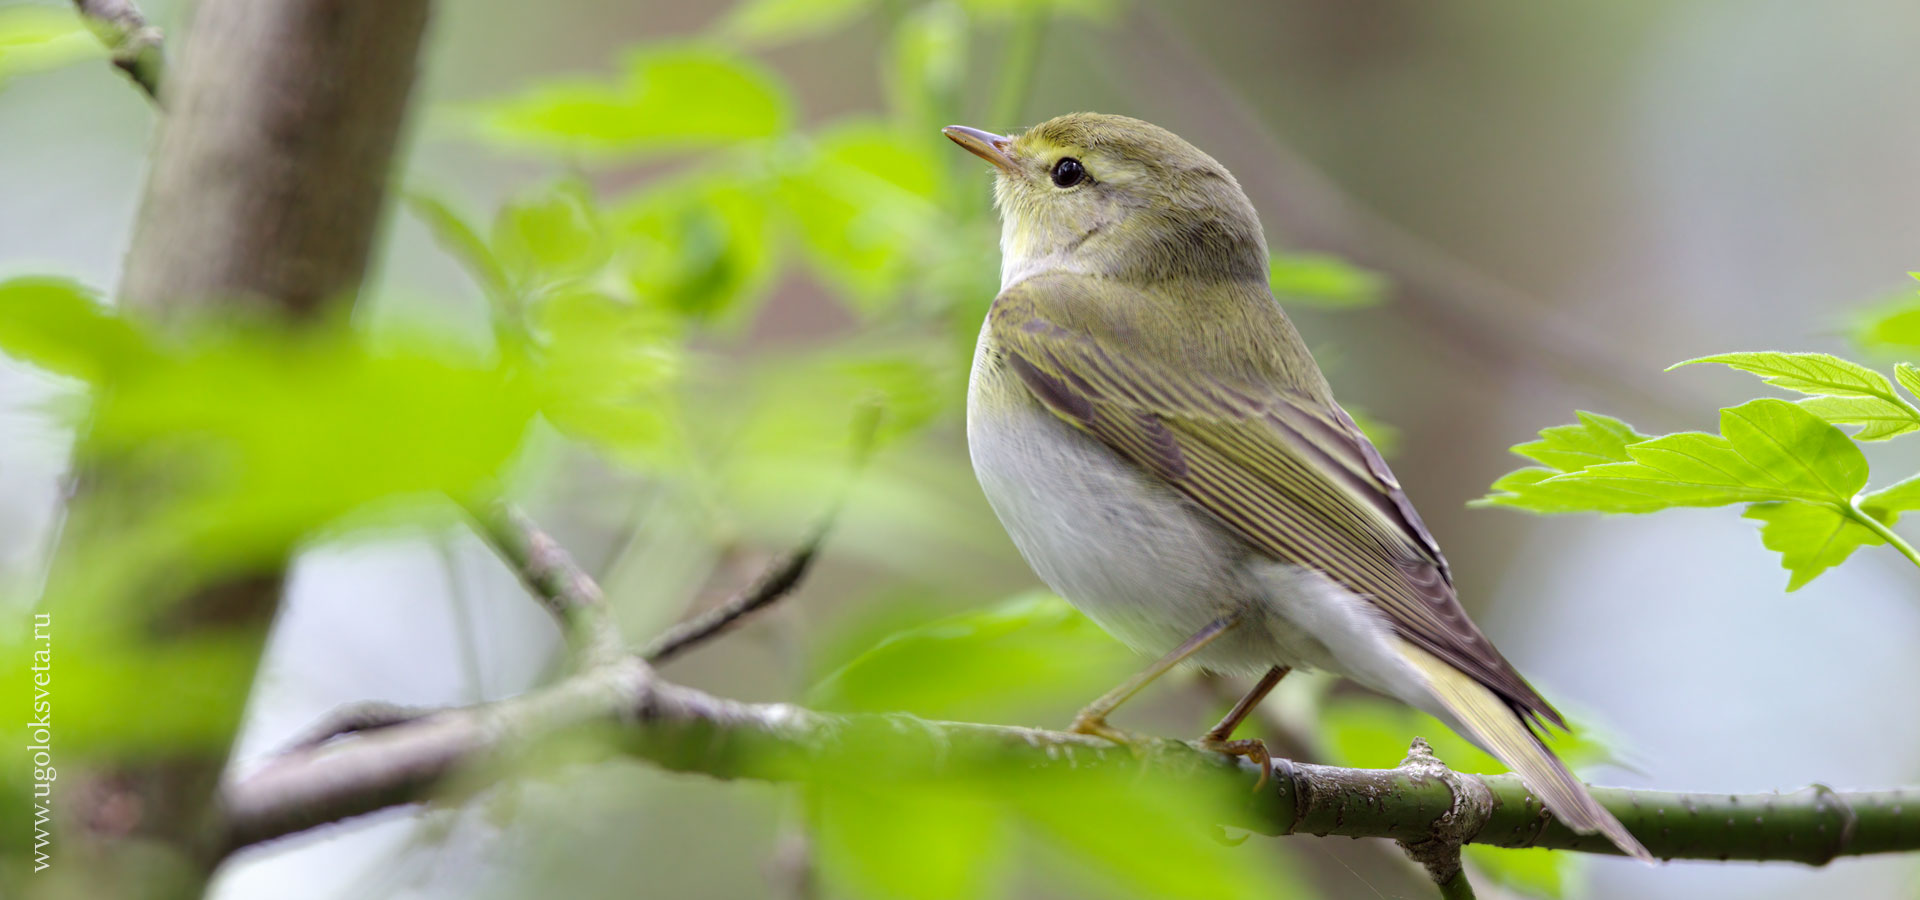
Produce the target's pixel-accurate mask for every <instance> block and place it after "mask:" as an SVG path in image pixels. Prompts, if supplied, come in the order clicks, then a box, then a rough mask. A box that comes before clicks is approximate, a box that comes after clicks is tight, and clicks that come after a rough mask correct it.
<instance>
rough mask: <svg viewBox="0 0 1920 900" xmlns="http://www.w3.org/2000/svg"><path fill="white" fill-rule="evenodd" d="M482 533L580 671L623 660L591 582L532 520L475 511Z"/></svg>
mask: <svg viewBox="0 0 1920 900" xmlns="http://www.w3.org/2000/svg"><path fill="white" fill-rule="evenodd" d="M475 516H476V518H477V519H478V520H479V524H480V531H481V534H482V535H483V536H484V537H485V538H486V540H487V542H488V543H490V544H492V545H493V548H494V551H495V552H497V553H499V554H500V557H501V559H503V560H505V561H506V563H507V565H508V566H509V567H510V568H512V569H513V571H514V573H515V574H516V575H518V576H519V577H520V580H521V582H522V583H524V584H525V585H526V586H527V590H528V591H531V592H532V593H533V596H534V598H535V599H537V600H539V601H540V604H541V605H542V606H545V607H546V608H547V611H548V612H551V613H553V616H554V618H555V619H558V620H559V622H560V629H561V631H562V632H563V633H564V634H565V636H566V641H567V646H568V648H569V649H571V650H572V651H573V652H574V653H575V654H576V656H577V657H578V658H579V663H580V666H579V667H581V668H588V667H593V666H601V665H606V664H609V663H611V662H613V661H615V660H618V659H620V658H621V657H623V656H625V655H626V649H625V641H624V640H623V639H622V638H621V637H620V625H619V623H618V622H616V621H615V620H614V618H613V610H612V609H611V608H610V607H609V606H607V598H606V596H605V595H604V594H603V593H601V591H600V585H599V584H597V583H595V582H594V580H593V577H592V576H590V575H588V574H587V573H586V571H585V570H583V569H581V568H580V566H579V564H577V563H575V562H574V561H573V557H572V556H570V555H568V554H567V551H566V550H565V549H564V548H562V547H561V546H560V543H559V542H558V541H555V540H554V539H553V536H552V535H549V534H547V533H546V532H545V531H543V530H541V528H540V526H539V525H537V524H535V522H534V521H533V519H532V518H530V517H529V516H528V515H527V514H526V513H524V512H521V511H520V510H518V509H515V508H514V507H512V506H510V505H508V504H505V503H500V504H496V505H495V506H494V507H493V508H491V509H490V510H486V511H484V512H476V513H475Z"/></svg>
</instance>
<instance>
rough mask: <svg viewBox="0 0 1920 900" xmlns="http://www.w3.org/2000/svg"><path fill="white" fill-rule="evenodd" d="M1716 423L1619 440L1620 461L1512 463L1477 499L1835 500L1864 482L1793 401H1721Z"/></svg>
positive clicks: (1843, 449) (1861, 463)
mask: <svg viewBox="0 0 1920 900" xmlns="http://www.w3.org/2000/svg"><path fill="white" fill-rule="evenodd" d="M1720 430H1721V434H1717V435H1715V434H1705V433H1701V432H1684V433H1680V434H1670V435H1666V436H1663V437H1658V438H1653V439H1651V440H1647V441H1642V442H1638V443H1633V444H1628V445H1626V446H1625V448H1624V449H1625V452H1626V454H1627V456H1628V457H1629V458H1630V459H1629V461H1623V462H1606V463H1600V464H1596V465H1589V466H1586V467H1585V468H1581V469H1577V470H1572V471H1563V472H1561V473H1558V474H1555V473H1553V472H1551V470H1543V469H1536V470H1521V471H1520V472H1515V473H1513V474H1512V475H1509V476H1507V477H1505V478H1502V479H1501V480H1500V481H1498V482H1496V483H1495V484H1494V493H1492V494H1489V495H1488V496H1487V497H1485V498H1483V499H1482V500H1481V501H1480V502H1481V503H1482V504H1485V505H1495V506H1511V507H1516V508H1520V509H1529V510H1533V511H1536V512H1630V513H1638V512H1652V511H1654V510H1660V509H1668V508H1671V507H1676V506H1721V505H1725V504H1729V503H1747V502H1765V501H1770V500H1799V501H1804V502H1812V503H1827V504H1836V505H1841V506H1844V505H1845V504H1847V503H1849V502H1850V501H1851V499H1852V497H1853V495H1854V494H1856V493H1858V492H1859V491H1860V489H1861V488H1863V487H1865V486H1866V482H1867V461H1866V458H1865V457H1864V456H1862V455H1861V454H1860V448H1859V447H1858V446H1856V445H1855V444H1854V442H1853V441H1852V440H1851V439H1849V438H1848V437H1847V436H1846V435H1845V434H1843V433H1842V432H1841V431H1840V430H1839V429H1837V428H1835V427H1833V426H1832V425H1829V424H1827V423H1826V422H1824V421H1821V420H1820V419H1819V418H1818V417H1816V416H1814V415H1813V414H1812V413H1810V412H1808V411H1806V410H1804V409H1802V408H1800V407H1799V406H1797V405H1795V404H1793V403H1789V402H1787V401H1785V400H1778V399H1773V398H1762V399H1759V400H1753V401H1750V402H1747V403H1744V404H1741V405H1739V406H1735V407H1730V408H1727V409H1723V410H1721V411H1720ZM1543 443H1545V442H1543ZM1549 452H1551V451H1549Z"/></svg>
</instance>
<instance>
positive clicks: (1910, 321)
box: [1848, 272, 1920, 355]
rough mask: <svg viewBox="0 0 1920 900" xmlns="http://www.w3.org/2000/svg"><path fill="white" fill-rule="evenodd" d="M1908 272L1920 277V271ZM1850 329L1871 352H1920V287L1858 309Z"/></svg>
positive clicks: (1918, 278)
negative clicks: (1863, 309) (1919, 289)
mask: <svg viewBox="0 0 1920 900" xmlns="http://www.w3.org/2000/svg"><path fill="white" fill-rule="evenodd" d="M1907 274H1908V275H1910V276H1912V278H1913V279H1914V280H1916V281H1920V272H1909V273H1907ZM1848 331H1849V332H1850V333H1851V334H1852V337H1853V341H1854V343H1856V344H1859V345H1860V346H1861V347H1862V348H1863V349H1865V350H1867V351H1868V352H1871V353H1878V354H1883V355H1895V354H1912V353H1915V352H1920V291H1912V290H1908V291H1903V292H1901V293H1900V294H1898V295H1897V296H1895V297H1892V298H1889V299H1888V300H1886V301H1885V302H1883V303H1880V304H1877V305H1875V306H1874V307H1873V308H1871V309H1868V310H1865V311H1862V312H1859V313H1856V314H1855V315H1854V317H1853V323H1852V326H1851V327H1850V328H1849V329H1848Z"/></svg>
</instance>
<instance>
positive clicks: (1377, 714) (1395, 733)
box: [1320, 696, 1612, 774]
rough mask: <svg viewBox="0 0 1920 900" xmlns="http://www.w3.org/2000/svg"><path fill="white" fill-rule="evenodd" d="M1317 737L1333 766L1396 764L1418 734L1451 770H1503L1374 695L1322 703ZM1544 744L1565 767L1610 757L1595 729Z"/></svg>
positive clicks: (1559, 734)
mask: <svg viewBox="0 0 1920 900" xmlns="http://www.w3.org/2000/svg"><path fill="white" fill-rule="evenodd" d="M1320 735H1321V739H1322V740H1323V741H1324V742H1325V744H1326V747H1327V752H1328V754H1329V757H1330V759H1331V761H1332V762H1333V763H1334V764H1336V765H1342V766H1352V767H1355V768H1362V769H1391V768H1394V767H1395V766H1398V765H1400V761H1401V760H1402V759H1405V758H1406V755H1407V747H1408V745H1409V744H1411V743H1412V742H1413V739H1414V738H1416V737H1420V738H1425V739H1426V741H1427V744H1428V745H1429V746H1431V747H1432V748H1433V753H1434V755H1435V756H1437V757H1439V758H1440V760H1441V761H1442V762H1445V763H1446V764H1447V766H1448V768H1451V769H1453V770H1455V771H1459V772H1475V773H1480V774H1497V773H1500V772H1505V771H1507V767H1506V765H1505V764H1503V763H1501V762H1500V761H1499V760H1498V759H1495V758H1494V757H1493V756H1492V755H1490V754H1488V753H1487V752H1486V751H1484V750H1481V749H1480V748H1479V747H1476V746H1474V745H1473V744H1472V743H1471V742H1469V741H1468V740H1467V739H1466V738H1463V737H1461V736H1460V735H1458V734H1455V733H1454V731H1453V729H1451V728H1448V727H1447V726H1446V725H1444V724H1442V723H1441V722H1440V720H1439V719H1436V718H1434V717H1432V716H1429V715H1427V714H1426V713H1423V712H1420V711H1419V710H1416V709H1414V708H1412V707H1410V706H1406V705H1404V704H1400V703H1395V702H1393V701H1390V700H1385V699H1382V698H1378V697H1370V696H1346V697H1341V698H1340V699H1339V700H1337V701H1336V702H1331V703H1328V704H1326V705H1325V706H1324V707H1323V708H1322V709H1321V711H1320ZM1547 746H1548V747H1550V748H1552V750H1553V752H1554V754H1555V755H1557V756H1559V757H1560V758H1561V759H1562V760H1565V761H1566V763H1567V765H1569V766H1573V767H1576V768H1577V767H1581V766H1586V765H1591V764H1593V763H1597V762H1601V761H1603V760H1606V759H1608V758H1610V757H1611V755H1612V754H1611V751H1610V750H1609V749H1608V747H1607V745H1606V743H1605V742H1604V741H1602V740H1601V739H1600V737H1599V734H1598V732H1597V731H1596V730H1594V729H1586V728H1583V729H1580V730H1578V731H1554V732H1552V733H1550V734H1549V735H1548V736H1547Z"/></svg>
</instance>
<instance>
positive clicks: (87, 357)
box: [0, 277, 152, 384]
mask: <svg viewBox="0 0 1920 900" xmlns="http://www.w3.org/2000/svg"><path fill="white" fill-rule="evenodd" d="M0 352H4V353H6V354H7V355H8V356H12V357H14V358H16V359H19V360H20V361H22V362H27V363H32V364H33V365H36V366H39V367H40V368H43V369H46V370H47V371H49V372H53V373H55V374H58V375H68V376H72V377H74V378H79V379H81V380H83V381H88V382H92V383H95V384H99V383H102V382H105V381H108V380H111V379H112V378H113V377H114V376H115V375H117V374H119V373H121V372H124V371H126V370H127V369H128V368H129V367H130V366H135V365H138V364H139V363H141V362H142V361H144V360H145V359H147V358H148V357H149V356H150V355H151V353H152V348H151V346H150V345H149V344H148V342H147V339H146V337H145V336H144V335H142V334H140V333H139V332H138V331H136V330H135V329H134V328H133V327H132V326H130V325H128V324H127V323H126V322H125V321H124V320H122V319H121V318H120V317H119V316H117V315H114V313H113V311H112V310H110V309H108V308H106V307H104V306H102V305H100V303H99V301H97V300H96V299H94V295H93V293H92V292H91V291H88V290H87V289H86V288H84V287H81V286H80V285H78V284H76V283H74V282H71V281H65V280H61V279H56V278H37V277H27V278H15V279H11V280H8V281H0Z"/></svg>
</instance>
